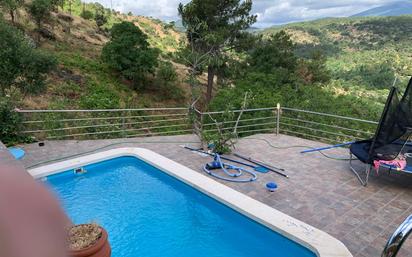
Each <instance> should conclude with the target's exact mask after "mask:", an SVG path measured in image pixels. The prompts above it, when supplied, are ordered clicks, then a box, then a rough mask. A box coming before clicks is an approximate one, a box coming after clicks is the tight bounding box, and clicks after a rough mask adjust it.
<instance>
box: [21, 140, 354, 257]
mask: <svg viewBox="0 0 412 257" xmlns="http://www.w3.org/2000/svg"><path fill="white" fill-rule="evenodd" d="M136 157H137V158H136ZM80 164H83V165H82V166H79V165H80ZM155 166H156V167H155ZM75 167H84V169H85V170H86V171H87V172H86V173H84V174H74V172H73V168H75ZM29 172H30V173H31V174H32V175H33V176H34V177H35V178H44V177H46V176H47V181H46V182H45V183H46V184H47V185H49V186H50V187H51V188H52V190H54V191H55V192H56V194H57V195H58V197H59V198H60V199H61V200H62V203H63V206H64V208H65V209H66V211H67V213H68V214H69V216H70V217H71V218H72V219H73V222H74V223H84V222H93V221H95V222H98V223H99V224H101V225H102V226H104V227H105V228H106V229H107V230H108V233H109V240H110V242H111V245H112V249H113V255H112V256H113V257H129V256H146V257H151V256H159V255H162V256H170V257H173V256H195V255H197V256H210V257H214V256H227V257H230V256H240V257H242V256H272V257H277V256H282V257H309V256H310V257H313V256H321V257H323V256H342V257H351V256H352V255H351V254H350V253H349V251H347V249H346V247H344V246H343V244H342V243H340V242H339V241H337V240H336V239H334V238H332V237H330V236H329V235H327V234H326V233H324V232H322V231H319V230H317V229H315V228H312V227H310V226H308V225H307V224H304V223H301V222H299V221H297V220H295V219H293V218H291V217H289V216H287V215H284V214H282V213H280V212H278V211H276V210H274V209H272V208H270V207H268V206H266V205H264V204H262V203H260V202H257V201H255V200H253V199H251V198H249V197H247V196H245V195H243V194H241V193H239V192H237V191H235V190H233V189H230V188H228V187H226V186H224V185H222V184H220V183H218V182H216V181H214V180H212V179H210V178H208V177H206V176H204V175H203V174H199V173H197V172H195V171H192V170H190V169H188V168H186V167H184V166H182V165H179V164H177V163H175V162H173V161H171V160H169V159H167V158H164V157H162V156H160V155H157V154H155V153H153V152H151V151H148V150H146V149H138V148H123V149H115V150H110V151H107V152H103V153H97V154H94V155H90V156H85V157H80V158H77V159H74V160H69V161H64V162H61V163H57V164H51V165H48V166H44V167H39V168H36V169H33V170H30V171H29ZM229 206H230V207H229ZM241 213H242V214H241ZM262 224H263V225H262ZM309 249H310V250H309Z"/></svg>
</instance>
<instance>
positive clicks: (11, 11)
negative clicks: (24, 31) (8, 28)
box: [10, 10, 14, 24]
mask: <svg viewBox="0 0 412 257" xmlns="http://www.w3.org/2000/svg"><path fill="white" fill-rule="evenodd" d="M10 17H11V23H13V24H14V11H13V10H10Z"/></svg>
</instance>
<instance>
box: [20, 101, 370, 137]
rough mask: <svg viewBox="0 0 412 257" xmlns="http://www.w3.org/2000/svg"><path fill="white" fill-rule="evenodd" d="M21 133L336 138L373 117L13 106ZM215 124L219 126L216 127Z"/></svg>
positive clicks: (357, 130)
mask: <svg viewBox="0 0 412 257" xmlns="http://www.w3.org/2000/svg"><path fill="white" fill-rule="evenodd" d="M17 112H19V113H20V114H21V115H22V117H23V131H22V133H23V134H24V135H28V136H32V137H35V138H36V139H38V140H44V139H49V140H51V139H101V138H125V137H144V136H156V135H180V134H192V133H195V134H197V135H199V136H202V135H203V134H204V133H215V132H217V131H218V129H221V130H222V131H228V132H229V131H234V130H235V128H236V132H237V133H238V135H239V136H247V135H251V134H256V133H275V134H279V133H282V134H288V135H293V136H298V137H303V138H307V139H314V140H318V141H324V142H327V143H336V142H344V141H352V140H358V139H365V138H370V137H372V136H373V132H374V131H375V128H376V125H377V122H374V121H368V120H362V119H357V118H350V117H345V116H339V115H334V114H327V113H320V112H313V111H307V110H300V109H293V108H287V107H281V106H280V105H279V104H278V105H277V106H276V107H269V108H255V109H245V110H231V111H213V112H201V111H199V110H197V109H196V108H185V107H181V108H142V109H102V110H17ZM218 125H219V128H218Z"/></svg>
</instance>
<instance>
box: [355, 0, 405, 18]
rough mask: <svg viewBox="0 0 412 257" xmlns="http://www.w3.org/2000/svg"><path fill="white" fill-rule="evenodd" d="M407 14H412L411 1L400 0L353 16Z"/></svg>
mask: <svg viewBox="0 0 412 257" xmlns="http://www.w3.org/2000/svg"><path fill="white" fill-rule="evenodd" d="M405 14H412V2H411V1H399V2H394V3H389V4H385V5H382V6H379V7H375V8H372V9H369V10H366V11H363V12H361V13H358V14H355V15H353V17H365V16H399V15H405Z"/></svg>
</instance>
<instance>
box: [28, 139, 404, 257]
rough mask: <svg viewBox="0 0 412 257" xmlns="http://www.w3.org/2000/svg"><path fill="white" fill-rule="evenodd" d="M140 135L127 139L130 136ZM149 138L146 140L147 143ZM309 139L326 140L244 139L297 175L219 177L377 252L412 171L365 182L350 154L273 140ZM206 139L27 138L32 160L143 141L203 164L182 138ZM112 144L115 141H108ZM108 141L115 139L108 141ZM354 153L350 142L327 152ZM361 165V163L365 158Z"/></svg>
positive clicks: (247, 151)
mask: <svg viewBox="0 0 412 257" xmlns="http://www.w3.org/2000/svg"><path fill="white" fill-rule="evenodd" d="M126 141H127V142H134V143H124V142H126ZM145 142H146V143H145ZM268 142H269V143H270V144H272V145H273V146H279V147H290V146H296V145H300V146H301V145H304V146H310V147H312V146H313V147H320V146H323V145H324V144H322V143H319V142H314V141H309V140H304V139H300V138H296V137H291V136H286V135H279V136H276V135H271V134H265V135H255V136H251V137H249V138H246V139H241V140H240V141H239V142H238V143H237V144H236V149H235V152H237V153H241V154H243V155H247V156H251V157H253V158H256V159H259V160H261V161H264V162H267V163H271V164H273V165H275V166H278V167H282V168H284V169H285V170H286V171H285V172H286V173H287V174H288V175H289V176H290V178H289V179H286V178H283V177H281V176H279V175H277V174H275V173H273V172H270V173H266V174H262V173H258V180H257V181H255V182H252V183H243V184H240V183H231V182H224V181H221V180H218V181H219V182H221V183H223V184H226V185H228V186H230V187H232V188H234V189H236V190H238V191H240V192H242V193H245V194H247V195H249V196H251V197H253V198H255V199H257V200H259V201H261V202H263V203H265V204H268V205H270V206H272V207H273V208H275V209H277V210H279V211H282V212H284V213H286V214H288V215H290V216H292V217H295V218H297V219H300V220H302V221H304V222H306V223H308V224H310V225H312V226H314V227H317V228H319V229H321V230H324V231H326V232H327V233H329V234H330V235H332V236H334V237H336V238H337V239H339V240H341V241H342V242H343V243H344V244H345V245H346V246H347V247H348V249H349V250H350V251H351V252H352V254H353V255H354V256H355V257H378V256H380V255H381V252H382V250H383V248H384V245H385V243H386V241H387V239H388V238H389V236H390V235H391V234H392V233H393V231H394V230H395V229H396V228H397V227H398V226H399V224H400V223H401V222H402V221H403V220H404V219H405V218H406V217H407V216H408V215H410V214H412V176H406V175H399V174H390V175H389V174H386V173H383V174H380V176H379V177H378V176H376V175H375V174H374V175H373V176H372V178H371V179H370V183H369V185H368V187H363V186H361V185H360V184H359V182H358V180H357V179H356V177H355V176H354V175H353V174H352V173H351V171H350V170H349V166H348V165H349V164H348V161H340V160H339V161H338V160H333V159H329V158H325V157H324V156H322V155H321V154H319V153H310V154H305V155H302V154H300V153H299V151H300V150H301V149H303V148H297V147H296V148H295V147H294V148H274V147H271V146H269V144H268ZM185 144H187V145H190V146H193V147H199V146H200V143H199V140H198V138H197V137H196V136H194V135H187V136H171V137H151V138H139V139H128V140H124V139H117V140H95V141H50V142H46V143H45V146H43V147H39V146H38V145H37V144H30V145H25V146H23V147H24V148H25V150H26V151H27V156H26V157H25V158H24V159H23V161H22V162H23V164H24V165H25V166H26V168H29V167H30V166H33V165H35V164H38V163H42V162H44V161H50V160H56V159H61V158H63V157H66V156H69V155H73V154H79V153H84V152H87V151H93V150H94V149H97V148H100V149H98V151H103V150H107V149H110V148H118V147H124V146H128V147H132V146H133V147H143V148H147V149H150V150H153V151H155V152H157V153H159V154H162V155H164V156H166V157H168V158H170V159H172V160H174V161H176V162H179V163H181V164H183V165H185V166H187V167H190V168H192V169H193V170H196V171H198V172H202V170H201V166H202V165H203V164H205V163H206V162H209V161H211V158H210V157H204V156H201V155H199V154H197V153H193V152H190V151H188V150H186V149H184V148H182V147H181V145H185ZM108 145H109V146H108ZM104 146H108V147H105V148H102V147H104ZM325 153H327V154H328V155H333V156H340V157H345V158H348V152H347V150H346V149H336V150H331V151H328V152H325ZM359 167H361V166H359ZM269 181H276V183H277V184H278V185H279V189H278V191H276V192H274V193H270V192H268V191H266V189H265V187H264V186H265V184H266V183H267V182H269ZM398 256H402V257H407V256H409V257H410V256H412V238H411V239H408V240H407V242H406V243H405V245H404V247H403V249H402V250H401V252H400V254H399V255H398Z"/></svg>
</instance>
